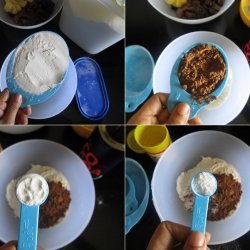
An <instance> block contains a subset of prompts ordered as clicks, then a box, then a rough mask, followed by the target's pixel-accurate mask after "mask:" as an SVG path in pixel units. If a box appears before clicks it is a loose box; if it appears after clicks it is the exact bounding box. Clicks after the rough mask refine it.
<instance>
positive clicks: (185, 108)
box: [177, 103, 190, 115]
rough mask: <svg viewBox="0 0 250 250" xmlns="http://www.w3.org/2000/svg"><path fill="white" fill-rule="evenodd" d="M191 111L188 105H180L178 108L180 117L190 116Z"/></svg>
mask: <svg viewBox="0 0 250 250" xmlns="http://www.w3.org/2000/svg"><path fill="white" fill-rule="evenodd" d="M189 111H190V107H189V105H188V104H186V103H180V104H179V105H178V108H177V112H178V114H179V115H188V113H189Z"/></svg>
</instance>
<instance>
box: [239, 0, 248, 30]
mask: <svg viewBox="0 0 250 250" xmlns="http://www.w3.org/2000/svg"><path fill="white" fill-rule="evenodd" d="M240 16H241V19H242V21H243V22H244V23H245V24H246V25H247V26H248V27H249V28H250V0H241V2H240Z"/></svg>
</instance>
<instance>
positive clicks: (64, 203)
mask: <svg viewBox="0 0 250 250" xmlns="http://www.w3.org/2000/svg"><path fill="white" fill-rule="evenodd" d="M48 185H49V195H48V198H47V200H46V201H45V203H44V204H43V205H41V206H40V215H39V227H40V228H48V227H52V226H54V225H55V224H57V223H58V222H59V221H60V219H62V218H64V217H65V215H66V212H67V210H68V208H69V205H70V201H71V198H70V192H69V190H67V189H65V188H64V187H63V186H62V184H61V183H60V182H53V181H51V182H48Z"/></svg>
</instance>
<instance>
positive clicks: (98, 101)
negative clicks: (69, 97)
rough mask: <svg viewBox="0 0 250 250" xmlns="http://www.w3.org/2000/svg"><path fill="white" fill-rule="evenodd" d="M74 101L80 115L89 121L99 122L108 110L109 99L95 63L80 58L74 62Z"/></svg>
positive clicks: (100, 73)
mask: <svg viewBox="0 0 250 250" xmlns="http://www.w3.org/2000/svg"><path fill="white" fill-rule="evenodd" d="M74 64H75V68H76V72H77V90H76V101H77V105H78V108H79V110H80V112H81V114H82V115H83V116H84V117H86V118H87V119H89V120H93V121H96V120H101V119H103V118H104V117H105V115H106V114H107V112H108V110H109V99H108V94H107V90H106V86H105V82H104V79H103V75H102V71H101V68H100V66H99V65H98V63H97V62H96V61H94V60H93V59H91V58H89V57H82V58H79V59H77V60H76V61H75V62H74Z"/></svg>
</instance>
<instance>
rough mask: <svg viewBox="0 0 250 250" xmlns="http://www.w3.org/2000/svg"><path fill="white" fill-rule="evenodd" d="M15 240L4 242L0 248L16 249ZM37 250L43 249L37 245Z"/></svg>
mask: <svg viewBox="0 0 250 250" xmlns="http://www.w3.org/2000/svg"><path fill="white" fill-rule="evenodd" d="M16 246H17V242H16V241H10V242H8V243H7V244H4V245H3V246H1V247H0V250H17V247H16ZM37 250H43V248H41V247H37Z"/></svg>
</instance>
